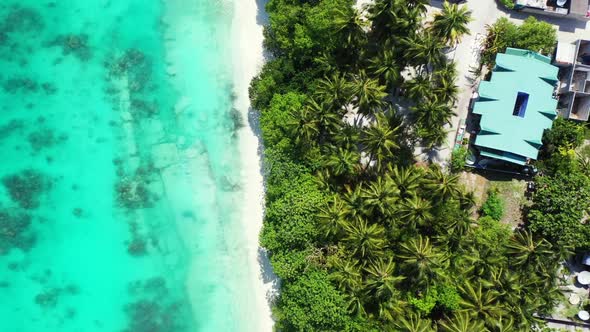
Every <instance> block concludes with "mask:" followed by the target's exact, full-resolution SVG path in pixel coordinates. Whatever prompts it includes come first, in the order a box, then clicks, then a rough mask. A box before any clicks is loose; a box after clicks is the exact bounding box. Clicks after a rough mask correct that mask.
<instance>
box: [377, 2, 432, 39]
mask: <svg viewBox="0 0 590 332" xmlns="http://www.w3.org/2000/svg"><path fill="white" fill-rule="evenodd" d="M427 4H429V2H428V0H417V1H412V2H408V1H406V0H376V1H374V3H373V4H372V5H371V6H370V7H369V10H368V11H369V18H370V20H371V23H372V27H371V34H372V36H373V37H374V39H375V40H376V42H377V43H378V44H387V43H391V42H393V43H395V36H409V35H411V34H413V33H415V31H416V30H418V25H419V23H420V20H421V18H422V14H424V13H425V12H426V5H427Z"/></svg>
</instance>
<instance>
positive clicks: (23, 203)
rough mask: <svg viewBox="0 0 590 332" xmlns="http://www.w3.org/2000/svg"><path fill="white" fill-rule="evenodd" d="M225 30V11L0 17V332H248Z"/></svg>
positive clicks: (172, 3) (83, 0)
mask: <svg viewBox="0 0 590 332" xmlns="http://www.w3.org/2000/svg"><path fill="white" fill-rule="evenodd" d="M232 14H233V13H232V3H231V1H229V0H225V1H221V0H168V1H158V0H62V1H53V2H50V1H39V0H19V1H16V0H4V1H2V2H1V3H0V69H1V70H0V151H2V155H1V162H0V178H1V179H2V189H0V318H1V323H0V330H1V331H7V332H40V331H45V332H53V331H63V332H69V331H83V332H93V331H108V332H113V331H129V332H131V331H133V332H160V331H167V332H168V331H175V332H176V331H179V332H180V331H242V330H244V331H246V330H249V329H250V327H251V326H254V325H249V323H247V322H244V321H242V319H243V317H244V316H245V314H244V313H243V311H244V310H248V308H241V307H240V306H238V305H236V304H235V303H236V302H238V301H237V297H245V298H247V297H248V296H250V295H251V294H249V292H251V290H249V287H243V288H244V289H240V284H241V280H240V278H244V275H247V274H248V273H247V272H244V271H247V268H248V267H247V266H246V263H245V261H246V260H245V259H243V257H240V256H239V255H236V253H235V252H236V251H238V252H239V248H238V250H236V248H235V244H234V243H233V241H234V240H235V241H238V243H239V235H236V234H233V233H232V232H234V233H239V232H240V230H239V229H236V228H235V227H237V226H236V225H238V222H237V221H236V219H237V214H238V213H237V212H236V206H237V205H238V204H239V199H240V189H241V188H240V179H239V178H238V174H239V172H238V170H239V168H240V158H239V151H238V150H237V147H236V146H237V144H236V135H235V131H236V129H237V127H239V126H240V117H239V116H238V114H237V112H236V111H235V110H232V102H233V97H232V68H231V61H230V52H229V46H228V45H227V44H228V42H227V41H228V40H229V39H230V36H229V34H230V26H231V18H232ZM230 247H231V248H232V249H231V250H230V249H229V248H230ZM245 284H246V285H247V283H245ZM246 315H247V314H246Z"/></svg>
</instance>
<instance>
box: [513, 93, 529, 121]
mask: <svg viewBox="0 0 590 332" xmlns="http://www.w3.org/2000/svg"><path fill="white" fill-rule="evenodd" d="M528 102H529V94H528V93H526V92H520V91H519V92H518V94H517V95H516V102H515V103H514V110H512V115H514V116H518V117H520V118H524V113H525V112H526V106H527V104H528Z"/></svg>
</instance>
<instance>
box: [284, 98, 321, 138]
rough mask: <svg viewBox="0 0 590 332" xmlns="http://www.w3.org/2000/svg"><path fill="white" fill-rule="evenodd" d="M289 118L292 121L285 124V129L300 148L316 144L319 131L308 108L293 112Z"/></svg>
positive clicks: (313, 115) (316, 121) (315, 120)
mask: <svg viewBox="0 0 590 332" xmlns="http://www.w3.org/2000/svg"><path fill="white" fill-rule="evenodd" d="M291 117H292V119H291V120H290V121H288V122H287V128H288V130H289V131H290V136H291V137H293V138H294V140H295V143H296V144H298V145H300V146H305V145H310V144H311V145H313V144H316V143H317V137H318V135H319V133H320V130H319V124H318V120H317V119H316V118H315V114H313V113H312V111H311V110H310V109H309V108H307V107H303V108H301V109H300V110H298V111H293V112H292V116H291Z"/></svg>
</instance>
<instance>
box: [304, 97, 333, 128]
mask: <svg viewBox="0 0 590 332" xmlns="http://www.w3.org/2000/svg"><path fill="white" fill-rule="evenodd" d="M303 108H304V109H306V112H308V113H309V114H312V116H314V117H315V119H316V123H317V125H318V131H319V133H320V135H325V134H326V133H329V134H333V133H334V132H336V131H337V130H338V129H339V128H340V125H341V124H342V116H340V115H338V114H336V113H334V112H333V111H332V110H331V109H330V107H329V106H328V105H326V104H325V103H323V102H321V103H318V102H317V101H316V100H315V99H313V98H310V99H309V100H308V101H307V102H306V103H305V105H304V106H303Z"/></svg>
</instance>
